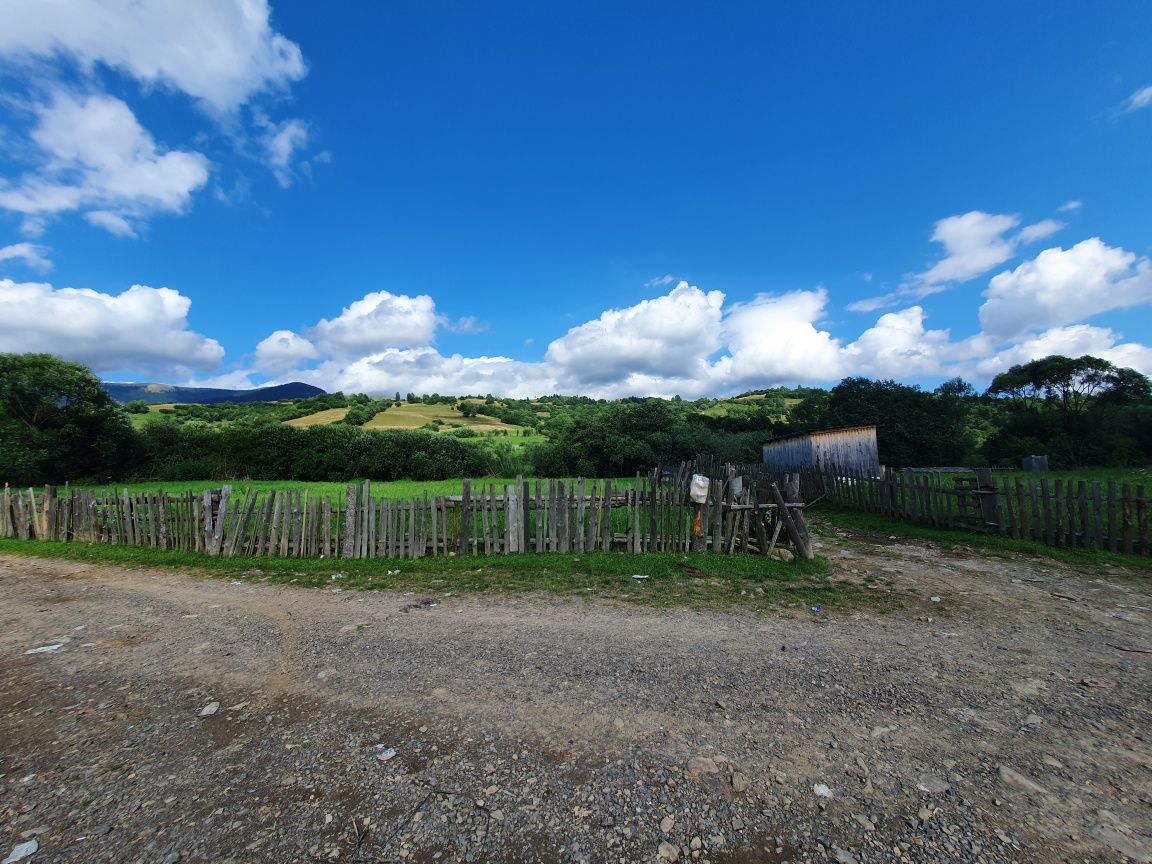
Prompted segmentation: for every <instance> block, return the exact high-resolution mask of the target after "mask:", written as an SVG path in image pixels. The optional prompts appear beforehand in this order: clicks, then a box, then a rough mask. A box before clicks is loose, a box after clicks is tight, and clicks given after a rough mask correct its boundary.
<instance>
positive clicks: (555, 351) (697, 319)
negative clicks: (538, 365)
mask: <svg viewBox="0 0 1152 864" xmlns="http://www.w3.org/2000/svg"><path fill="white" fill-rule="evenodd" d="M723 303H724V295H723V294H722V293H721V292H719V291H709V292H704V291H701V290H700V289H699V288H697V287H695V286H694V285H689V284H688V283H687V282H680V283H679V284H678V285H677V286H676V287H675V288H673V289H672V291H671V292H669V293H668V294H665V295H663V296H661V297H656V298H654V299H651V300H642V301H641V302H639V303H637V304H636V305H634V306H629V307H626V308H624V309H608V310H606V311H604V312H603V313H601V315H600V317H599V318H597V319H596V320H594V321H588V322H586V323H584V324H581V325H580V326H578V327H573V328H572V329H571V330H569V331H568V332H567V333H566V334H564V335H563V336H561V337H560V338H559V339H556V340H555V341H553V342H552V343H551V344H550V345H549V346H548V351H547V354H546V359H547V362H548V364H549V365H550V366H551V367H553V368H554V369H556V370H557V372H558V374H559V375H560V376H561V378H562V379H564V380H566V381H568V382H570V383H571V386H572V387H575V388H576V389H579V387H581V386H585V385H592V386H596V385H604V384H608V383H610V382H617V381H620V380H622V379H624V378H626V377H627V376H628V375H629V374H634V373H637V374H643V375H658V376H661V377H690V378H691V377H697V376H699V375H701V374H702V373H703V371H704V370H705V369H706V367H707V359H708V357H709V356H710V355H711V354H713V353H715V352H716V351H717V350H718V349H719V348H720V346H721V341H720V324H721V307H722V306H723Z"/></svg>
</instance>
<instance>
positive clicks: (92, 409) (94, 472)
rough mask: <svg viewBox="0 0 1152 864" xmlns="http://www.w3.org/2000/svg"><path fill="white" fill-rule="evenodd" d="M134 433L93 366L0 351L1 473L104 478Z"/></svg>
mask: <svg viewBox="0 0 1152 864" xmlns="http://www.w3.org/2000/svg"><path fill="white" fill-rule="evenodd" d="M134 444H135V436H134V435H133V432H132V426H131V424H130V423H129V421H128V418H127V415H126V414H125V413H124V411H123V410H122V409H121V408H120V406H118V405H117V404H116V403H115V402H114V401H113V400H112V397H110V396H109V395H108V394H107V393H106V392H104V389H103V388H102V387H101V386H100V381H99V380H98V379H97V378H96V376H95V375H93V374H92V371H91V370H90V369H88V368H87V367H86V366H82V365H80V364H79V363H71V362H68V361H66V360H61V359H60V358H59V357H54V356H53V355H51V354H0V480H2V481H6V482H10V483H15V484H20V485H28V484H39V483H62V482H64V481H66V480H82V479H96V480H107V479H110V478H112V477H118V476H120V475H121V474H122V472H123V471H124V470H125V468H126V467H127V463H128V461H129V459H130V456H131V453H132V450H133V447H134Z"/></svg>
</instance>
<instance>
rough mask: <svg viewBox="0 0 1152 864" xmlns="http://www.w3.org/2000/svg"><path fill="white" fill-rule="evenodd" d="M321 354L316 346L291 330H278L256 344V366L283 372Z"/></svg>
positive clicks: (264, 370)
mask: <svg viewBox="0 0 1152 864" xmlns="http://www.w3.org/2000/svg"><path fill="white" fill-rule="evenodd" d="M319 356H320V352H319V351H317V350H316V346H315V345H313V344H312V343H311V342H310V341H308V340H307V339H305V338H304V337H303V336H300V335H298V334H296V333H293V332H292V331H291V330H277V331H276V332H275V333H273V334H271V335H270V336H268V337H267V338H266V339H263V340H261V342H260V344H258V345H257V346H256V363H255V365H256V368H257V369H259V370H261V371H262V372H269V373H275V372H283V371H285V370H288V369H292V368H294V367H296V366H298V365H299V364H300V363H303V362H304V361H306V360H312V359H314V358H316V357H319Z"/></svg>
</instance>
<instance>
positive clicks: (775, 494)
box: [768, 483, 814, 561]
mask: <svg viewBox="0 0 1152 864" xmlns="http://www.w3.org/2000/svg"><path fill="white" fill-rule="evenodd" d="M768 490H769V491H770V492H771V493H772V499H773V500H774V501H775V502H776V512H777V514H778V517H779V518H780V519H781V520H782V521H783V522H784V530H786V531H787V532H788V537H789V539H791V541H792V545H793V546H794V547H795V548H796V554H797V555H798V556H803V557H804V558H805V559H806V560H809V561H811V560H812V558H813V557H814V556H813V554H812V547H811V546H810V545H808V543H807V542H805V538H804V537H803V535H801V533H800V530H799V529H798V528H797V527H796V523H795V522H794V521H793V520H792V514H790V513H789V512H788V505H787V504H786V503H785V502H784V496H783V495H781V494H780V489H779V487H777V485H776V484H775V483H772V484H771V485H769V487H768Z"/></svg>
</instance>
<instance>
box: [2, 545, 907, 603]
mask: <svg viewBox="0 0 1152 864" xmlns="http://www.w3.org/2000/svg"><path fill="white" fill-rule="evenodd" d="M0 553H2V554H9V555H29V556H42V557H51V558H63V559H67V560H75V561H84V562H89V563H93V564H106V565H112V566H127V567H141V568H147V569H150V570H156V569H161V568H163V569H165V570H183V571H186V572H187V573H188V574H189V575H190V576H210V577H215V578H222V579H231V580H238V581H246V582H247V581H252V582H272V583H278V584H289V585H296V586H299V587H306V588H334V587H340V588H342V589H359V590H381V589H391V590H400V591H410V592H414V593H416V592H418V593H420V594H421V595H424V596H428V595H431V597H433V598H434V597H435V596H437V595H439V596H447V595H450V594H461V593H469V594H472V593H485V594H501V593H523V592H532V591H545V592H548V593H552V594H560V595H568V596H575V597H585V598H607V599H612V600H618V601H622V602H628V603H639V604H644V605H648V606H657V607H674V606H675V607H684V606H687V607H691V608H731V607H738V608H743V609H748V610H753V611H754V610H759V609H765V610H766V609H780V608H782V607H783V608H785V609H793V610H795V611H797V612H802V613H807V608H808V607H809V606H812V605H814V604H816V603H819V604H821V605H823V606H824V607H825V609H826V610H828V611H832V610H834V609H846V608H852V607H858V606H862V605H871V606H873V607H876V606H879V607H880V608H884V603H887V602H891V601H890V600H885V599H883V598H880V597H878V596H877V595H876V594H875V593H872V592H868V591H865V590H864V589H863V588H862V586H860V585H856V584H845V583H834V582H830V581H828V578H827V572H828V564H827V562H826V561H824V560H823V559H816V560H814V561H805V562H790V563H783V562H780V561H775V560H772V559H768V558H764V557H762V556H757V555H732V556H728V555H709V554H705V555H679V554H674V553H648V554H642V555H629V554H625V553H612V552H607V553H605V552H598V553H591V554H584V555H562V554H553V553H548V554H541V555H501V556H490V557H467V558H455V557H449V558H421V559H418V560H415V561H412V560H401V561H387V560H380V559H372V560H339V559H333V560H308V559H281V558H227V559H225V558H209V557H207V556H203V555H197V554H194V553H183V552H160V551H157V550H152V549H142V548H138V547H133V546H112V545H96V544H82V543H56V542H45V541H36V540H0ZM634 575H642V576H647V577H648V578H647V579H642V580H638V579H634V578H633V576H634Z"/></svg>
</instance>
